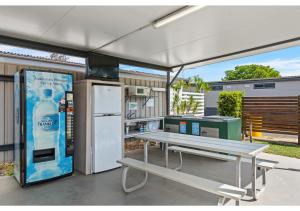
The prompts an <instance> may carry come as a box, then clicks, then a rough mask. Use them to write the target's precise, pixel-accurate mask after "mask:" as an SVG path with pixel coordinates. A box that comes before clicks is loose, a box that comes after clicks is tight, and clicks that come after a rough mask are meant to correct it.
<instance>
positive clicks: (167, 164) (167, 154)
mask: <svg viewBox="0 0 300 211" xmlns="http://www.w3.org/2000/svg"><path fill="white" fill-rule="evenodd" d="M168 147H169V144H168V143H165V159H166V168H168V166H169V149H168Z"/></svg>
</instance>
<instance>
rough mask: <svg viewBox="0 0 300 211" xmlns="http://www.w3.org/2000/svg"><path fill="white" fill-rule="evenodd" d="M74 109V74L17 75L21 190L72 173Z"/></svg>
mask: <svg viewBox="0 0 300 211" xmlns="http://www.w3.org/2000/svg"><path fill="white" fill-rule="evenodd" d="M73 109H74V108H73V76H72V75H71V74H65V73H56V72H45V71H39V70H31V69H23V70H21V71H19V72H17V73H16V74H15V78H14V144H15V151H14V162H15V168H14V176H15V178H16V180H17V181H18V182H19V183H20V184H21V185H22V186H27V185H31V184H35V183H39V182H43V181H49V180H52V179H57V178H59V177H63V176H68V175H71V174H72V173H73V151H74V146H73V115H74V113H73Z"/></svg>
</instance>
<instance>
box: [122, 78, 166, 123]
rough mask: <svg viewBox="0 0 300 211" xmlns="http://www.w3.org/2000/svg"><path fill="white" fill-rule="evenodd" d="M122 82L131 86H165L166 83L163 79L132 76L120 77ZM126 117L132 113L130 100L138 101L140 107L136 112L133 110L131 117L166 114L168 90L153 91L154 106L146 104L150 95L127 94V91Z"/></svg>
mask: <svg viewBox="0 0 300 211" xmlns="http://www.w3.org/2000/svg"><path fill="white" fill-rule="evenodd" d="M120 82H122V83H124V84H125V85H129V86H145V87H156V88H165V87H166V83H165V82H162V81H153V80H151V81H150V80H139V79H131V78H120ZM125 96H126V97H125V111H126V113H125V115H126V116H125V117H127V116H128V115H129V114H130V111H129V108H128V104H129V102H137V105H138V109H137V111H136V112H131V114H132V115H131V118H147V117H158V116H164V115H165V114H166V92H165V91H152V92H151V98H153V101H154V106H153V107H147V106H146V105H145V103H146V101H147V100H148V97H140V96H130V97H129V96H127V95H126V93H125Z"/></svg>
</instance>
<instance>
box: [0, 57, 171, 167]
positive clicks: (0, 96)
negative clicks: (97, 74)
mask: <svg viewBox="0 0 300 211" xmlns="http://www.w3.org/2000/svg"><path fill="white" fill-rule="evenodd" d="M23 68H31V69H40V70H41V69H42V70H49V68H45V67H29V66H23V65H15V64H6V63H0V75H14V73H15V72H17V71H18V70H21V69H23ZM51 70H54V71H58V72H68V71H66V70H61V69H51ZM81 79H84V74H83V73H74V80H81ZM120 81H121V82H123V83H124V84H125V85H137V86H147V87H160V88H165V86H166V83H165V82H162V81H155V80H140V79H132V78H120ZM152 95H153V97H154V107H146V106H144V107H142V106H141V105H142V104H143V103H145V100H146V98H145V97H129V98H126V99H125V100H126V102H125V103H126V115H127V114H128V112H129V110H128V102H129V101H131V102H137V103H138V105H139V106H138V108H139V109H138V110H137V112H136V113H135V114H134V115H133V116H132V118H144V117H155V116H162V115H165V112H166V93H165V92H153V94H152ZM125 100H124V101H125ZM12 143H13V83H12V82H4V81H0V145H3V144H12ZM12 160H13V152H12V151H6V152H0V162H2V161H12Z"/></svg>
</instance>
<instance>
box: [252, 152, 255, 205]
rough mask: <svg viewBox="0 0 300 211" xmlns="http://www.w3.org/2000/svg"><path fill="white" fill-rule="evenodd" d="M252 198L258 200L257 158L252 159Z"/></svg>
mask: <svg viewBox="0 0 300 211" xmlns="http://www.w3.org/2000/svg"><path fill="white" fill-rule="evenodd" d="M252 197H253V199H254V200H256V157H255V156H254V157H252Z"/></svg>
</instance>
